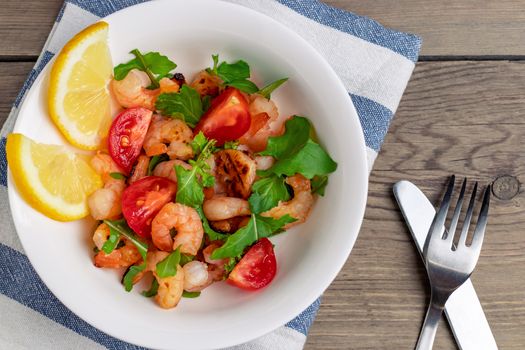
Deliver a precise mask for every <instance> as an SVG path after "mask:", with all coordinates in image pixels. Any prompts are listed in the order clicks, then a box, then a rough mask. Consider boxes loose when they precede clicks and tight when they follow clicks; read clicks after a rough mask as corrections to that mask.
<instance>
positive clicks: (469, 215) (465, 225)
mask: <svg viewBox="0 0 525 350" xmlns="http://www.w3.org/2000/svg"><path fill="white" fill-rule="evenodd" d="M476 192H478V182H477V181H476V183H475V184H474V188H473V189H472V195H471V196H470V203H469V205H468V209H467V215H466V216H465V222H464V223H463V228H462V230H461V235H460V236H459V241H458V247H460V246H461V245H463V246H465V245H466V243H467V235H468V229H469V227H470V221H471V220H472V212H473V211H474V202H475V201H476Z"/></svg>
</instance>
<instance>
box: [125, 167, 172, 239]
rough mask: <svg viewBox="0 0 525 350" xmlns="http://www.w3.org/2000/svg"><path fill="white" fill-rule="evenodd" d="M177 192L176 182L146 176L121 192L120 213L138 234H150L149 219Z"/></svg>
mask: <svg viewBox="0 0 525 350" xmlns="http://www.w3.org/2000/svg"><path fill="white" fill-rule="evenodd" d="M175 193H177V184H176V183H175V182H173V181H171V180H168V179H166V178H164V177H158V176H147V177H144V178H142V179H140V180H138V181H135V182H134V183H132V184H131V185H129V187H128V188H126V189H125V190H124V192H123V193H122V214H124V218H125V219H126V221H127V222H128V225H129V227H131V229H132V230H133V231H135V232H136V233H137V234H138V235H139V236H141V237H144V238H148V237H150V235H151V220H153V218H154V217H155V215H157V213H158V212H159V210H160V209H161V208H162V207H163V206H164V204H166V203H168V202H170V201H171V200H172V199H173V197H174V196H175Z"/></svg>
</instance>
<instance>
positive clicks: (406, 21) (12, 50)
mask: <svg viewBox="0 0 525 350" xmlns="http://www.w3.org/2000/svg"><path fill="white" fill-rule="evenodd" d="M325 2H326V3H329V4H331V5H334V6H336V7H340V8H344V9H347V10H349V11H352V12H355V13H357V14H361V15H366V16H369V17H371V18H374V19H376V20H377V21H379V22H381V23H382V24H384V25H386V26H389V27H391V28H395V29H398V30H402V31H407V32H412V33H416V34H419V35H421V36H422V37H423V41H424V43H423V49H422V52H421V53H422V55H425V56H445V55H453V56H481V55H491V56H497V55H509V56H512V55H517V56H525V41H524V40H522V35H521V33H522V29H523V28H524V26H525V2H523V1H520V0H500V1H498V0H463V1H444V0H442V1H426V2H422V1H419V0H399V1H391V0H375V1H373V2H370V1H360V0H325ZM61 4H62V0H27V1H18V0H2V6H1V9H0V57H6V56H7V57H12V56H16V57H19V56H23V55H30V56H36V55H38V54H39V53H40V50H41V48H42V45H43V44H44V41H45V39H46V37H47V35H48V33H49V30H50V29H51V26H52V24H53V21H54V20H55V18H56V16H57V13H58V11H59V8H60V6H61ZM28 9H30V10H28ZM20 38H23V40H20Z"/></svg>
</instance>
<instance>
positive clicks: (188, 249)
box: [151, 203, 204, 255]
mask: <svg viewBox="0 0 525 350" xmlns="http://www.w3.org/2000/svg"><path fill="white" fill-rule="evenodd" d="M172 228H173V229H175V230H176V234H175V237H174V239H172V238H171V235H170V230H171V229H172ZM203 236H204V230H203V227H202V222H201V219H200V217H199V214H198V213H197V211H196V210H195V209H193V208H191V207H188V206H185V205H183V204H180V203H168V204H166V205H164V206H163V207H162V209H161V210H160V211H159V212H158V214H157V215H156V216H155V218H154V219H153V221H152V223H151V238H152V240H153V244H155V246H156V247H157V248H159V249H160V250H165V251H171V250H172V249H176V248H177V247H179V246H180V252H181V253H185V254H190V255H196V254H197V252H198V251H199V248H200V246H201V243H202V238H203Z"/></svg>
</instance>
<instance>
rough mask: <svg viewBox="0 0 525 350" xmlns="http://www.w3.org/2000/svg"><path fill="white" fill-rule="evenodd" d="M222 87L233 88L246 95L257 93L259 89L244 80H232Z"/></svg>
mask: <svg viewBox="0 0 525 350" xmlns="http://www.w3.org/2000/svg"><path fill="white" fill-rule="evenodd" d="M224 85H226V86H231V87H234V88H236V89H239V90H241V91H243V92H246V93H248V94H254V93H256V92H257V91H259V88H258V87H257V85H255V83H254V82H252V81H250V80H246V79H241V80H233V81H230V82H227V83H224Z"/></svg>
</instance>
